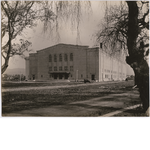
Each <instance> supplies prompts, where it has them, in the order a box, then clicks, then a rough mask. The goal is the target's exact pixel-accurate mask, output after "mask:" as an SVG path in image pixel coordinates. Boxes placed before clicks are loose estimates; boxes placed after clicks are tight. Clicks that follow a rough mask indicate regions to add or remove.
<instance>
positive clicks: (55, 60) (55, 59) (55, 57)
mask: <svg viewBox="0 0 150 150" xmlns="http://www.w3.org/2000/svg"><path fill="white" fill-rule="evenodd" d="M54 62H57V55H56V54H55V55H54Z"/></svg>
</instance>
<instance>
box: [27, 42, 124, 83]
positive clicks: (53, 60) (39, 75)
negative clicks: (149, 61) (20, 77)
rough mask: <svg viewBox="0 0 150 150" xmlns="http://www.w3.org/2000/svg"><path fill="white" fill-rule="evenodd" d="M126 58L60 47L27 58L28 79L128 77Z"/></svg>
mask: <svg viewBox="0 0 150 150" xmlns="http://www.w3.org/2000/svg"><path fill="white" fill-rule="evenodd" d="M122 60H123V59H116V58H114V57H110V56H108V55H107V54H106V53H104V52H103V50H102V49H101V48H99V47H95V48H89V47H88V46H79V45H69V44H57V45H54V46H52V47H49V48H46V49H43V50H39V51H37V53H31V54H30V55H29V57H27V58H26V78H27V79H28V80H38V81H46V80H65V79H66V80H68V79H69V80H75V81H78V80H84V79H90V80H97V81H111V80H123V79H125V78H126V64H125V62H124V61H122Z"/></svg>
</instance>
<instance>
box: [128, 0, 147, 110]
mask: <svg viewBox="0 0 150 150" xmlns="http://www.w3.org/2000/svg"><path fill="white" fill-rule="evenodd" d="M127 4H128V8H129V22H128V32H127V35H128V39H127V47H128V53H129V56H127V57H126V62H127V63H128V64H129V65H130V66H131V67H132V68H133V70H134V73H135V81H136V83H135V84H136V85H137V86H138V88H139V92H140V98H141V101H142V105H143V110H144V111H145V112H146V110H147V109H148V108H149V66H148V64H147V61H146V60H145V59H144V47H143V48H142V47H139V48H138V47H137V38H138V34H139V31H140V28H139V25H138V15H139V12H138V6H137V3H136V1H127Z"/></svg>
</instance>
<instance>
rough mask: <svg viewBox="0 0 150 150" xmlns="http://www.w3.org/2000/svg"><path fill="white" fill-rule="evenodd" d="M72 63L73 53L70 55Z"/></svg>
mask: <svg viewBox="0 0 150 150" xmlns="http://www.w3.org/2000/svg"><path fill="white" fill-rule="evenodd" d="M70 61H73V53H71V54H70Z"/></svg>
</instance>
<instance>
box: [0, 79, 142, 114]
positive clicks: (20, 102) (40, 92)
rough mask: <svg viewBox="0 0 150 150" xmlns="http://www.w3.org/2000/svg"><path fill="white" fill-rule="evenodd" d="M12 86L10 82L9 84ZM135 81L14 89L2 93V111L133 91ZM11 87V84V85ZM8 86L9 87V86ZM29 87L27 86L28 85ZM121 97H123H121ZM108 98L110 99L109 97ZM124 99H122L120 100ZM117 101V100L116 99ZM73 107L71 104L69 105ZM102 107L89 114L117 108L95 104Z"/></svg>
mask: <svg viewBox="0 0 150 150" xmlns="http://www.w3.org/2000/svg"><path fill="white" fill-rule="evenodd" d="M9 86H10V84H9ZM132 86H133V81H128V82H118V83H111V84H108V85H107V84H106V83H104V84H97V85H92V83H91V84H85V85H82V86H80V87H66V88H58V89H39V88H38V87H37V88H34V90H28V91H23V90H22V91H19V88H18V91H12V92H3V93H2V113H3V114H5V113H12V112H17V111H22V110H28V109H29V110H30V109H33V108H44V107H50V106H52V105H57V106H58V105H67V104H69V103H71V102H76V101H85V100H88V99H92V98H97V97H102V96H107V95H110V94H119V93H120V94H121V93H124V92H127V91H132V90H133V89H132ZM10 87H11V86H10ZM7 88H8V87H7ZM26 88H27V87H26ZM120 98H121V97H120ZM107 100H108V99H107ZM109 100H110V101H115V99H113V98H109ZM119 101H122V100H121V99H119V100H118V102H119ZM116 103H117V101H116ZM137 103H139V100H137V99H133V100H132V101H128V100H127V101H126V102H124V106H128V105H134V104H137ZM81 106H82V105H81ZM68 107H71V106H68ZM95 107H97V108H100V110H101V111H100V112H97V113H96V114H95V115H94V114H87V116H88V115H92V116H97V115H100V114H105V113H107V112H109V111H110V110H111V111H115V110H117V109H116V108H113V107H111V108H107V107H105V108H103V107H101V106H95Z"/></svg>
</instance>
